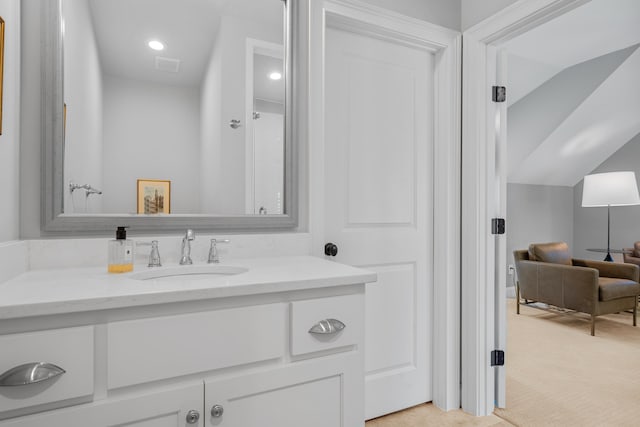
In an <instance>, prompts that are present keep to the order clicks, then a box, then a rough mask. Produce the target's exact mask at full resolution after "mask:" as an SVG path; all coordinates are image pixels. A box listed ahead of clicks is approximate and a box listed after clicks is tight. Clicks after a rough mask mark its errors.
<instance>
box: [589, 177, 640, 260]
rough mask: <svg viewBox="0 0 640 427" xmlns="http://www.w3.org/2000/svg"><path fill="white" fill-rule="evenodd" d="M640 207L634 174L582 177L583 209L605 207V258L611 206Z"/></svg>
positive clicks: (608, 255) (609, 252) (609, 231)
mask: <svg viewBox="0 0 640 427" xmlns="http://www.w3.org/2000/svg"><path fill="white" fill-rule="evenodd" d="M631 205H640V197H639V196H638V184H637V183H636V174H635V173H634V172H609V173H596V174H592V175H587V176H585V177H584V187H583V189H582V206H583V207H602V206H606V207H607V256H606V257H605V259H604V260H605V261H613V258H612V257H611V212H610V209H611V206H631Z"/></svg>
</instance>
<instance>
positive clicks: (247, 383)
mask: <svg viewBox="0 0 640 427" xmlns="http://www.w3.org/2000/svg"><path fill="white" fill-rule="evenodd" d="M361 363H362V361H361V358H360V356H359V355H358V354H355V353H354V354H348V355H343V356H339V357H331V358H328V359H326V360H322V361H320V360H308V361H305V362H302V363H299V364H295V365H290V366H286V367H283V368H280V369H274V370H270V371H266V372H261V373H256V374H252V375H244V376H240V377H235V378H229V379H223V380H210V381H206V382H205V415H206V416H207V418H208V420H209V423H208V424H206V426H221V427H222V426H224V427H249V426H278V427H300V426H305V427H331V426H335V427H338V426H360V425H364V413H363V409H362V407H363V402H362V401H361V396H362V395H363V394H364V382H363V376H362V372H359V371H358V366H361ZM216 409H218V412H222V414H221V415H218V414H216V413H215V410H216ZM220 410H222V411H220Z"/></svg>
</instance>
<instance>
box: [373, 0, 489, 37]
mask: <svg viewBox="0 0 640 427" xmlns="http://www.w3.org/2000/svg"><path fill="white" fill-rule="evenodd" d="M363 1H364V3H369V4H372V5H375V6H379V7H383V8H385V9H389V10H393V11H395V12H398V13H401V14H403V15H407V16H411V17H413V18H418V19H422V20H423V21H428V22H431V23H432V24H437V25H441V26H443V27H447V28H451V29H453V30H460V14H461V3H460V0H363ZM473 2H475V3H485V0H483V1H482V2H479V1H478V0H473Z"/></svg>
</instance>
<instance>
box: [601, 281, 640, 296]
mask: <svg viewBox="0 0 640 427" xmlns="http://www.w3.org/2000/svg"><path fill="white" fill-rule="evenodd" d="M598 291H599V292H598V294H599V295H598V297H599V298H600V301H611V300H614V299H618V298H624V297H633V296H638V295H640V284H639V283H638V282H634V281H633V280H629V279H616V278H613V277H599V278H598Z"/></svg>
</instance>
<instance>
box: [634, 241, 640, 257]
mask: <svg viewBox="0 0 640 427" xmlns="http://www.w3.org/2000/svg"><path fill="white" fill-rule="evenodd" d="M632 255H633V256H634V257H639V258H640V242H635V243H634V244H633V254H632Z"/></svg>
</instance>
